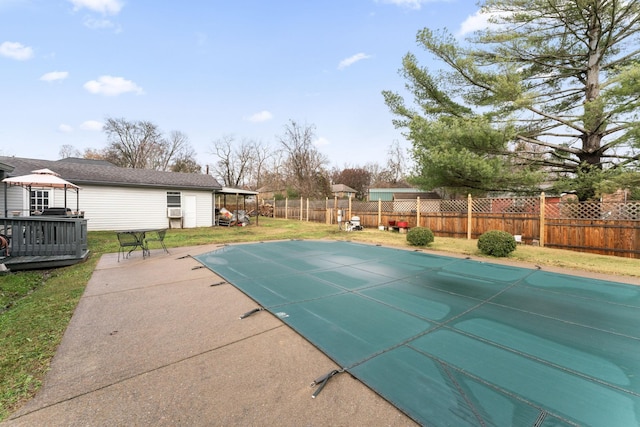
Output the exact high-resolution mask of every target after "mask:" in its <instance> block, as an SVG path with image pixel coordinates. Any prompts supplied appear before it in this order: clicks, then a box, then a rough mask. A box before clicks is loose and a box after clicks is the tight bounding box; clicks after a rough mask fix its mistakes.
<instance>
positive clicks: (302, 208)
mask: <svg viewBox="0 0 640 427" xmlns="http://www.w3.org/2000/svg"><path fill="white" fill-rule="evenodd" d="M303 213H304V199H303V198H302V197H300V221H302V214H303Z"/></svg>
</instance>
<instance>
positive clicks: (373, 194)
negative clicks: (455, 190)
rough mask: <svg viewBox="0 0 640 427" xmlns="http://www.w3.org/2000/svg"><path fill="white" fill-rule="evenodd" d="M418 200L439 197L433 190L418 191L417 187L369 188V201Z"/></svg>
mask: <svg viewBox="0 0 640 427" xmlns="http://www.w3.org/2000/svg"><path fill="white" fill-rule="evenodd" d="M418 197H420V200H426V199H441V198H442V197H440V195H439V194H438V193H436V192H435V191H420V190H419V189H417V188H370V189H369V201H370V202H377V201H378V200H382V201H383V202H392V201H397V200H398V201H399V200H416V199H417V198H418Z"/></svg>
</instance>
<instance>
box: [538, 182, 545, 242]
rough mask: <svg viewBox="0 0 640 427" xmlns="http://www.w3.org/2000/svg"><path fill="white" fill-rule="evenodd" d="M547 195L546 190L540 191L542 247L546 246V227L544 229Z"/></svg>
mask: <svg viewBox="0 0 640 427" xmlns="http://www.w3.org/2000/svg"><path fill="white" fill-rule="evenodd" d="M545 209H546V207H545V197H544V191H543V192H542V193H540V243H539V245H540V247H543V246H544V233H545V229H544V221H545V218H544V214H545V212H544V211H545Z"/></svg>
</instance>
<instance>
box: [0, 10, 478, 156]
mask: <svg viewBox="0 0 640 427" xmlns="http://www.w3.org/2000/svg"><path fill="white" fill-rule="evenodd" d="M477 13H478V7H477V6H476V2H475V1H473V0H297V1H296V0H269V1H265V0H243V1H234V0H227V1H222V0H185V1H163V0H0V100H1V101H0V102H1V103H2V109H1V110H0V141H1V143H0V155H5V156H17V157H28V158H37V159H46V160H57V159H58V158H60V155H59V153H60V149H61V147H62V146H63V145H70V146H73V147H74V148H75V149H77V150H78V151H80V152H81V153H82V152H84V150H86V149H102V148H104V147H105V146H106V145H107V139H106V135H105V134H104V132H103V131H102V125H103V123H104V122H105V120H106V119H107V118H124V119H126V120H129V121H138V120H147V121H151V122H153V123H155V124H156V125H157V126H158V127H159V129H160V130H161V131H162V132H163V133H165V134H166V135H168V134H169V133H170V132H171V131H180V132H182V133H184V134H185V135H186V136H187V137H188V139H189V143H190V145H191V146H192V147H193V149H194V150H195V152H196V160H197V161H198V163H199V164H201V165H206V164H213V163H214V162H215V161H216V157H215V156H214V155H213V153H212V152H213V143H214V141H216V140H220V139H222V138H225V137H229V136H231V137H233V138H234V139H235V140H236V141H241V140H253V141H257V142H261V143H263V144H266V145H270V146H273V147H274V148H275V147H277V144H278V142H277V140H278V137H279V136H281V135H283V134H284V130H285V126H287V124H288V123H289V122H290V121H291V120H294V121H296V122H297V123H299V124H301V125H303V126H312V127H314V129H315V136H316V138H315V140H314V144H316V145H317V147H318V149H319V151H320V152H322V153H323V154H325V155H326V156H327V157H328V159H329V161H330V165H331V166H335V167H339V168H343V167H356V166H363V165H365V164H366V163H372V162H375V163H379V164H380V165H384V164H386V161H387V157H388V154H387V153H388V150H389V147H390V146H391V145H392V144H393V143H394V142H397V143H399V144H400V146H401V147H403V148H407V149H408V148H409V146H410V144H409V143H408V142H407V141H406V140H405V138H404V137H403V136H402V131H401V130H399V129H396V128H394V126H393V124H392V120H393V118H394V116H393V115H392V114H391V112H390V111H389V109H388V107H387V106H386V104H385V103H384V99H383V97H382V91H383V90H392V91H395V92H399V93H401V94H403V95H405V99H407V100H408V101H410V100H411V99H412V97H411V96H410V94H408V93H406V91H405V89H404V85H405V81H404V79H403V78H402V77H401V76H400V74H399V69H400V68H401V65H402V58H403V56H404V55H405V54H407V53H408V52H412V53H414V54H415V55H416V56H417V57H418V60H419V62H420V64H421V65H424V66H428V67H430V68H432V67H437V63H435V62H433V59H432V58H431V57H430V55H429V54H428V53H427V52H426V51H424V50H423V49H422V48H420V47H419V46H418V45H417V43H416V34H417V33H418V31H419V30H421V29H423V28H425V27H428V28H431V29H441V28H446V29H448V30H449V31H450V32H451V33H452V34H454V35H456V36H458V37H463V36H464V34H465V33H467V32H468V31H472V30H473V29H475V28H477V27H478V26H481V25H482V20H481V19H480V17H479V16H478V14H477Z"/></svg>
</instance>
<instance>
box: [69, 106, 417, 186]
mask: <svg viewBox="0 0 640 427" xmlns="http://www.w3.org/2000/svg"><path fill="white" fill-rule="evenodd" d="M103 132H104V133H105V135H106V137H107V145H106V147H104V148H102V149H87V150H85V152H84V153H83V154H80V153H79V152H78V151H77V150H76V149H75V148H74V147H72V146H69V145H65V146H63V147H62V148H61V150H60V157H62V158H65V157H72V156H76V157H78V156H82V157H84V158H88V159H95V160H106V161H109V162H110V163H113V164H114V165H116V166H120V167H127V168H142V169H153V170H159V171H172V172H187V173H203V172H204V173H210V174H211V175H213V176H214V177H216V178H217V179H218V180H219V182H220V183H221V184H222V185H224V186H227V187H234V188H244V189H249V190H258V189H263V190H267V191H269V192H274V193H275V194H276V197H283V198H284V197H310V198H322V197H328V196H331V194H332V191H331V185H332V184H344V185H346V186H348V187H351V188H352V189H354V190H355V191H356V197H357V198H361V199H362V198H365V197H366V192H367V189H368V188H370V187H372V186H381V187H389V186H398V185H404V186H406V185H409V184H407V183H406V182H405V181H404V176H405V174H406V160H405V157H404V153H403V150H402V149H401V148H400V146H399V144H398V143H397V142H394V143H393V144H392V145H391V147H390V148H389V152H388V153H387V154H388V156H387V164H386V165H379V164H377V163H369V164H366V165H362V166H359V165H345V166H344V167H338V166H333V167H330V166H329V159H328V157H327V156H326V155H324V154H323V153H321V152H320V151H319V150H318V148H317V147H316V146H315V144H314V141H315V126H314V125H309V124H301V123H299V122H297V121H295V120H290V121H289V122H288V123H287V124H286V125H285V126H284V130H283V133H282V134H281V135H278V136H276V145H275V146H273V145H272V144H267V143H264V142H262V141H256V140H253V139H247V138H240V139H238V138H236V137H235V136H233V135H225V136H222V137H220V138H218V139H216V140H214V141H213V142H212V144H211V147H210V151H209V154H211V155H212V156H213V157H214V161H213V163H211V164H206V165H205V166H204V168H203V166H202V165H201V164H200V163H199V162H198V161H197V159H196V153H195V151H194V150H193V148H192V147H191V145H190V143H189V140H188V138H187V136H186V135H185V134H184V133H182V132H180V131H172V132H170V133H169V134H168V135H164V134H163V133H162V132H161V131H160V129H159V128H158V126H157V125H156V124H154V123H152V122H150V121H130V120H126V119H124V118H117V119H116V118H107V119H106V122H105V124H104V126H103Z"/></svg>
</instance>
